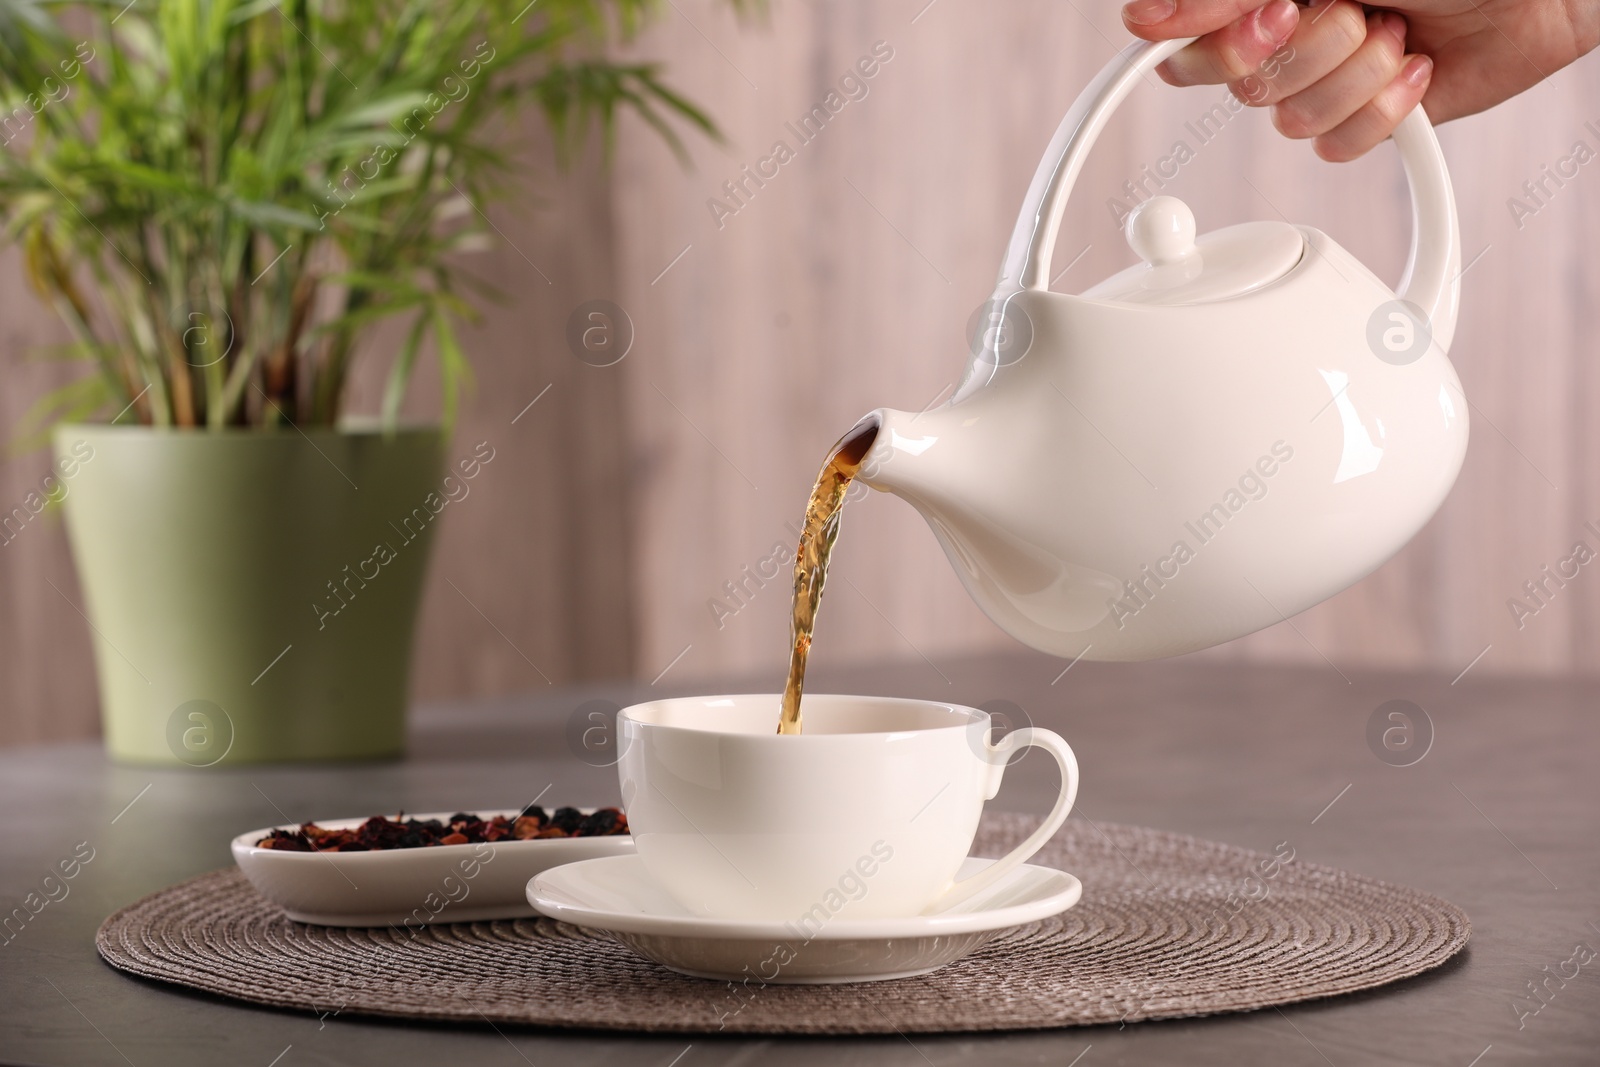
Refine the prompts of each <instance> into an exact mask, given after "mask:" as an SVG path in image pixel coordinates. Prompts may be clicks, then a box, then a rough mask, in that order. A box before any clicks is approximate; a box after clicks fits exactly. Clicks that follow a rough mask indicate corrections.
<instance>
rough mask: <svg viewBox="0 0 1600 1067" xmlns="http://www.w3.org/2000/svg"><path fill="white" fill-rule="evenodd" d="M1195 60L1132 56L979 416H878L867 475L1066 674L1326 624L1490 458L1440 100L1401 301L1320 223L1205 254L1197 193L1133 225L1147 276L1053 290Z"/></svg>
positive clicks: (1088, 105) (1137, 49)
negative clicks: (1102, 180) (1470, 347)
mask: <svg viewBox="0 0 1600 1067" xmlns="http://www.w3.org/2000/svg"><path fill="white" fill-rule="evenodd" d="M1183 43H1184V42H1181V41H1179V42H1168V43H1166V44H1163V45H1143V44H1140V45H1135V46H1133V47H1131V48H1130V49H1128V50H1127V51H1126V52H1124V53H1123V55H1122V56H1120V57H1119V58H1118V59H1117V60H1116V61H1114V62H1113V63H1112V64H1111V66H1109V67H1108V68H1107V69H1106V71H1105V72H1104V73H1103V74H1102V75H1101V76H1100V78H1098V79H1097V80H1096V82H1095V83H1094V84H1092V85H1091V86H1090V87H1089V88H1088V89H1087V90H1086V91H1085V93H1084V95H1083V96H1082V97H1081V98H1080V99H1079V101H1078V102H1077V104H1076V105H1074V108H1073V110H1072V112H1071V113H1070V114H1069V115H1068V116H1067V119H1066V120H1065V121H1064V122H1063V123H1062V126H1061V129H1060V130H1059V131H1058V132H1057V134H1056V139H1055V141H1054V142H1053V143H1052V145H1051V147H1050V150H1049V151H1048V152H1047V153H1046V156H1045V159H1044V161H1043V162H1042V163H1041V164H1040V168H1039V171H1038V173H1037V174H1036V175H1035V178H1034V183H1033V186H1032V187H1031V188H1030V190H1029V193H1028V197H1027V200H1026V201H1025V203H1024V206H1023V210H1022V212H1021V215H1020V216H1019V219H1018V222H1017V228H1016V230H1015V232H1014V234H1013V237H1012V244H1011V247H1010V249H1009V250H1008V252H1007V256H1006V260H1005V263H1004V266H1003V268H1002V271H1001V275H1000V282H999V285H998V286H997V288H996V290H995V295H994V297H993V299H992V300H991V301H990V302H989V304H988V305H987V307H986V315H987V319H986V320H985V323H986V325H985V326H984V327H983V329H982V330H981V332H980V334H979V336H978V338H977V339H976V340H975V341H974V346H973V353H972V359H971V361H970V363H969V365H968V368H967V372H966V376H965V378H964V379H963V381H962V383H961V385H960V387H959V388H958V390H957V391H956V393H955V396H954V397H953V399H952V400H951V401H950V402H948V403H946V404H945V405H943V406H942V407H938V408H935V409H932V410H929V411H925V412H921V413H916V414H913V413H907V412H898V411H890V410H886V409H884V410H879V411H877V412H874V413H873V415H872V416H871V417H875V418H877V419H879V420H880V421H881V423H882V429H881V431H880V433H879V436H878V440H877V443H876V444H875V446H874V448H873V451H872V452H871V454H869V456H868V458H867V462H866V464H865V466H864V468H863V471H862V474H861V479H862V480H863V481H864V482H865V483H866V484H868V485H871V486H873V487H874V488H877V489H882V490H885V491H888V492H891V493H894V494H896V495H899V496H901V497H903V498H904V499H905V500H907V501H909V502H910V503H911V504H912V505H913V506H914V507H916V508H917V510H918V511H920V512H921V513H922V515H923V516H924V517H925V518H926V519H927V521H928V523H929V525H930V526H931V527H932V529H933V531H934V533H935V535H936V536H937V537H938V539H939V542H940V544H941V545H942V546H943V547H944V549H945V552H946V554H947V555H948V556H949V558H950V560H951V562H952V564H953V565H954V566H955V569H956V571H957V573H958V574H959V575H960V577H961V580H962V582H963V583H964V584H965V586H966V588H967V590H968V592H970V593H971V595H972V596H973V598H974V599H975V600H976V601H977V602H978V604H979V605H981V606H982V607H983V609H984V610H985V611H986V612H987V613H988V614H989V615H990V617H991V618H993V619H994V620H995V622H997V623H998V624H999V625H1000V626H1001V627H1002V628H1004V629H1005V630H1006V631H1008V632H1009V633H1011V634H1012V635H1013V636H1015V637H1017V638H1018V639H1019V640H1021V641H1023V642H1025V643H1026V644H1029V645H1031V646H1033V647H1034V648H1038V649H1041V650H1044V651H1046V652H1051V653H1054V654H1056V655H1059V656H1064V657H1079V656H1084V657H1086V658H1089V659H1104V660H1137V659H1149V658H1154V657H1158V656H1168V655H1176V654H1179V653H1183V652H1189V651H1193V650H1195V649H1199V648H1205V647H1208V646H1210V645H1215V644H1219V643H1221V642H1223V641H1227V640H1231V639H1233V638H1236V637H1240V636H1243V635H1244V634H1247V633H1250V632H1252V631H1254V630H1257V629H1260V628H1262V627H1265V626H1270V625H1272V624H1273V623H1276V622H1279V621H1280V620H1282V619H1284V618H1286V617H1288V616H1290V615H1293V614H1295V613H1297V612H1300V611H1303V610H1305V609H1306V608H1308V607H1310V606H1311V605H1313V604H1316V603H1318V602H1319V601H1321V600H1324V599H1326V598H1327V597H1330V596H1332V595H1333V594H1335V593H1337V592H1339V591H1340V590H1342V589H1345V588H1346V587H1348V586H1349V585H1351V584H1352V583H1354V582H1356V581H1358V580H1359V579H1361V578H1362V577H1364V576H1366V575H1367V574H1369V573H1370V572H1371V571H1373V570H1374V569H1376V568H1377V567H1378V566H1380V565H1381V564H1382V563H1383V562H1384V561H1385V560H1387V559H1388V558H1389V557H1390V556H1391V555H1393V554H1394V553H1395V552H1396V551H1398V550H1399V549H1400V548H1401V546H1403V545H1404V544H1405V543H1406V542H1407V541H1408V540H1410V539H1411V537H1412V536H1414V535H1415V534H1416V532H1417V531H1418V530H1419V529H1420V528H1421V527H1422V526H1423V524H1425V523H1426V522H1427V521H1428V519H1429V518H1431V517H1432V515H1433V514H1434V512H1435V511H1436V510H1437V509H1438V507H1439V505H1440V504H1441V503H1442V501H1443V500H1444V498H1445V495H1446V494H1447V493H1448V492H1449V490H1450V487H1451V486H1452V485H1453V484H1454V482H1455V478H1456V474H1457V472H1458V471H1459V470H1460V467H1461V463H1462V461H1463V459H1464V458H1465V455H1466V445H1467V423H1468V419H1467V401H1466V398H1465V396H1464V395H1463V394H1462V391H1461V384H1460V382H1459V380H1458V379H1457V377H1456V373H1455V370H1454V368H1452V367H1451V365H1450V362H1449V359H1448V358H1447V357H1446V354H1445V351H1446V349H1447V347H1448V345H1449V342H1450V338H1451V336H1452V335H1453V333H1454V329H1455V321H1456V311H1457V307H1458V303H1459V288H1460V285H1459V275H1460V267H1459V264H1460V236H1459V231H1458V227H1457V223H1456V214H1455V203H1454V199H1453V195H1452V193H1451V190H1450V180H1449V175H1448V173H1447V171H1446V170H1445V166H1444V161H1443V156H1442V154H1441V153H1440V151H1439V146H1438V141H1437V139H1436V138H1435V137H1434V135H1433V130H1432V128H1431V127H1430V126H1429V125H1428V122H1427V119H1426V116H1425V115H1424V114H1423V112H1422V111H1421V109H1420V108H1419V109H1417V110H1416V111H1414V112H1413V113H1412V114H1411V115H1410V116H1408V117H1407V118H1406V119H1405V120H1404V122H1403V123H1402V124H1401V127H1400V129H1399V130H1397V131H1396V133H1395V138H1394V139H1395V143H1396V144H1397V146H1398V147H1399V149H1400V154H1401V157H1402V160H1403V161H1404V163H1405V166H1406V174H1407V178H1408V180H1409V181H1410V184H1411V189H1412V194H1413V201H1414V205H1415V212H1416V218H1415V229H1414V236H1413V246H1412V252H1411V258H1410V261H1409V263H1408V264H1407V269H1406V277H1405V279H1404V280H1403V281H1402V283H1401V285H1400V286H1399V290H1400V295H1399V296H1397V295H1396V292H1395V291H1394V290H1392V289H1390V288H1389V287H1388V286H1387V285H1386V284H1385V283H1384V282H1383V281H1381V280H1380V279H1379V278H1377V277H1376V276H1374V275H1373V273H1372V272H1371V271H1369V270H1368V269H1367V268H1366V267H1365V266H1364V265H1363V264H1362V263H1361V262H1359V261H1358V260H1356V259H1355V258H1354V257H1353V256H1351V255H1350V254H1349V253H1348V252H1346V251H1345V250H1344V249H1343V248H1341V247H1340V246H1339V245H1338V244H1337V243H1335V242H1334V241H1333V240H1332V239H1331V238H1330V237H1328V236H1327V235H1326V234H1324V233H1322V232H1320V231H1318V230H1315V229H1313V228H1311V227H1305V226H1300V227H1291V226H1289V225H1287V224H1285V223H1273V222H1260V223H1246V224H1244V225H1242V226H1234V227H1229V228H1227V229H1225V230H1221V231H1218V232H1216V233H1213V234H1204V235H1200V236H1198V237H1196V236H1194V234H1195V226H1194V223H1193V217H1192V215H1190V214H1189V212H1188V209H1187V207H1185V206H1184V205H1182V204H1181V203H1178V202H1177V201H1175V200H1173V199H1172V198H1170V197H1163V198H1156V199H1154V200H1152V201H1150V202H1148V203H1147V204H1146V205H1144V206H1143V207H1141V209H1140V210H1139V211H1136V212H1134V213H1133V216H1132V217H1130V219H1129V230H1130V240H1131V242H1132V244H1133V245H1134V247H1135V250H1136V251H1137V252H1138V253H1139V254H1140V256H1141V258H1143V259H1144V263H1143V264H1140V265H1136V266H1135V267H1132V268H1130V269H1129V270H1128V271H1124V272H1122V273H1121V274H1119V275H1117V276H1116V277H1114V278H1112V279H1109V280H1108V281H1107V282H1105V283H1103V284H1102V285H1101V286H1098V287H1095V288H1094V289H1091V290H1089V291H1088V292H1087V293H1085V294H1083V295H1081V296H1073V295H1068V294H1064V293H1052V292H1049V291H1048V288H1047V285H1048V282H1047V279H1048V278H1049V274H1050V256H1051V250H1052V248H1053V246H1054V243H1055V238H1056V231H1057V228H1058V226H1059V224H1060V220H1061V213H1062V210H1063V208H1064V205H1065V202H1066V197H1067V195H1068V194H1069V193H1070V191H1071V188H1072V183H1073V181H1074V180H1075V179H1076V176H1077V173H1078V170H1079V169H1080V168H1081V166H1082V164H1083V160H1084V157H1085V156H1086V154H1087V152H1088V150H1089V148H1090V146H1092V145H1093V143H1094V139H1095V137H1096V136H1097V135H1098V133H1099V132H1100V130H1101V128H1103V126H1104V124H1105V122H1106V121H1107V120H1108V119H1109V117H1110V114H1111V112H1112V111H1113V110H1114V109H1115V107H1116V106H1117V105H1118V104H1119V103H1120V102H1121V100H1122V99H1123V98H1124V97H1125V96H1126V95H1127V94H1128V92H1129V91H1131V89H1132V88H1133V86H1134V85H1135V84H1138V83H1139V82H1140V80H1141V79H1140V75H1141V74H1143V73H1145V72H1147V71H1148V70H1149V69H1150V68H1152V67H1153V66H1154V65H1155V64H1156V63H1157V62H1159V61H1160V60H1161V59H1162V58H1165V56H1167V55H1169V54H1171V52H1172V51H1174V50H1175V49H1176V48H1177V47H1179V46H1181V44H1183ZM1158 201H1159V202H1158ZM1067 243H1069V244H1070V243H1072V242H1071V241H1069V242H1067Z"/></svg>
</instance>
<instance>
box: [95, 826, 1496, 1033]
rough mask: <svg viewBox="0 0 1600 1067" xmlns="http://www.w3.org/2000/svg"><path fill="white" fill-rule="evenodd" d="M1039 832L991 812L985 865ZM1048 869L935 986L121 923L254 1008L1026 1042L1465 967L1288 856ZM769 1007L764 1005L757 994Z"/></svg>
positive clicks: (212, 926)
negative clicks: (1065, 882)
mask: <svg viewBox="0 0 1600 1067" xmlns="http://www.w3.org/2000/svg"><path fill="white" fill-rule="evenodd" d="M1033 825H1035V821H1034V820H1033V819H1031V818H1028V817H1025V816H1018V815H996V816H992V817H987V818H985V820H984V824H983V827H982V829H981V830H980V833H979V838H978V845H977V848H976V854H978V855H999V854H1002V853H1003V852H1005V851H1006V850H1007V849H1009V848H1011V847H1012V846H1013V845H1014V844H1016V843H1017V842H1018V841H1020V840H1021V839H1022V837H1023V836H1024V835H1025V834H1026V832H1027V831H1028V830H1029V829H1031V828H1032V827H1033ZM1034 862H1036V863H1045V864H1049V865H1051V866H1055V867H1059V868H1062V869H1064V870H1069V871H1072V872H1073V873H1074V874H1076V875H1077V876H1078V877H1079V878H1080V879H1082V881H1083V884H1084V891H1083V899H1082V901H1081V902H1080V903H1079V904H1078V905H1077V906H1076V907H1075V908H1073V909H1072V910H1070V911H1068V912H1065V913H1064V914H1062V915H1059V916H1057V917H1055V918H1052V919H1047V920H1044V921H1042V922H1037V923H1031V924H1029V925H1026V926H1020V927H1016V928H1014V929H1012V930H1010V931H1008V932H1006V933H1004V934H1002V935H1000V936H999V937H998V938H997V939H996V940H994V941H992V942H990V943H989V944H988V945H986V946H985V947H983V948H982V949H979V950H978V951H977V952H975V953H973V954H972V955H970V956H967V957H966V958H964V959H962V960H959V961H957V962H956V963H953V964H951V965H949V966H948V967H945V968H943V969H941V970H938V971H935V972H933V973H932V974H927V975H922V976H920V977H915V978H902V979H898V980H895V981H887V982H873V983H864V984H857V985H832V986H827V985H823V986H782V985H772V986H766V987H759V988H758V987H755V986H754V985H752V986H750V987H748V989H745V990H738V991H736V990H735V989H734V987H732V986H730V985H729V984H728V983H725V982H715V981H707V980H703V979H697V978H688V977H684V976H682V975H679V974H676V973H674V972H672V971H669V970H667V969H666V968H664V967H661V966H658V965H656V964H654V963H650V962H648V961H646V960H643V959H641V958H640V957H638V956H635V955H634V954H633V953H632V952H630V951H629V950H628V949H626V948H623V947H622V946H621V945H619V944H617V943H615V942H613V941H611V940H610V939H609V938H606V937H604V936H599V935H594V934H589V933H586V932H584V931H582V930H579V929H577V928H576V927H572V926H568V925H566V924H565V923H557V922H553V921H551V920H547V919H522V920H515V921H505V922H479V923H451V924H441V925H436V926H433V927H430V928H428V929H427V930H426V931H424V932H423V933H422V934H421V935H419V936H417V937H415V938H414V939H410V940H407V939H406V938H405V937H403V936H402V935H400V934H398V933H396V932H395V931H393V930H391V929H388V928H382V929H338V928H330V927H317V926H305V925H302V924H300V923H296V922H293V921H291V920H289V919H288V918H286V917H284V915H283V914H282V912H280V911H279V910H278V909H277V908H276V907H274V906H273V905H272V904H271V903H269V902H268V901H266V900H265V899H263V898H262V897H261V896H259V895H258V894H257V893H256V892H255V890H254V889H252V888H251V887H250V885H249V884H248V883H247V882H246V881H245V880H244V878H243V876H242V875H240V874H239V873H238V871H236V870H233V869H229V870H222V871H214V872H212V873H210V874H205V875H201V876H199V877H198V878H192V879H190V880H189V881H186V882H182V883H179V884H178V885H175V886H171V887H169V888H167V889H164V890H162V891H161V892H159V893H155V894H153V895H152V896H149V897H146V898H145V899H144V900H141V901H139V902H138V903H136V904H133V905H130V906H129V907H126V908H123V909H122V910H121V911H119V912H117V913H116V914H115V915H112V916H111V917H110V918H109V919H107V920H106V921H105V923H104V924H103V925H102V926H101V927H100V931H99V934H98V935H97V937H96V944H97V945H98V947H99V949H100V954H101V955H102V956H104V957H105V959H106V960H107V961H108V962H109V963H110V964H111V965H112V966H114V967H117V968H120V969H122V970H125V971H131V972H132V973H134V974H138V975H143V976H145V977H147V978H155V979H160V980H162V981H167V982H174V983H177V984H179V985H183V986H188V987H191V988H194V989H201V990H205V991H207V992H210V993H218V994H221V995H223V996H228V997H235V998H237V999H240V1000H247V1001H252V1002H255V1003H258V1004H269V1005H274V1006H278V1007H285V1008H300V1009H306V1010H310V1011H315V1012H318V1013H331V1012H338V1013H339V1014H340V1015H354V1014H361V1015H378V1016H395V1017H401V1018H407V1019H439V1020H460V1021H471V1022H482V1021H483V1020H485V1019H487V1020H490V1021H492V1022H495V1023H497V1024H498V1023H526V1024H536V1025H541V1026H556V1027H578V1028H595V1029H607V1030H638V1031H662V1032H664V1031H676V1032H690V1033H693V1032H715V1031H719V1030H721V1031H723V1032H728V1033H741V1032H742V1033H805V1034H841V1033H852V1034H864V1033H893V1032H901V1033H916V1032H924V1033H927V1032H935V1031H975V1030H1022V1029H1036V1028H1041V1027H1056V1026H1074V1025H1082V1024H1091V1023H1115V1022H1123V1021H1130V1022H1131V1021H1136V1020H1140V1019H1161V1018H1173V1017H1178V1016H1187V1015H1206V1014H1211V1013H1214V1012H1226V1011H1247V1010H1250V1009H1254V1008H1264V1007H1269V1006H1272V1005H1277V1004H1288V1003H1291V1002H1293V1001H1298V1000H1307V999H1310V998H1313V997H1324V996H1331V995H1333V994H1337V993H1349V992H1353V991H1355V990H1360V989H1370V988H1372V987H1374V986H1380V985H1384V984H1385V983H1388V982H1393V981H1396V980H1398V979H1401V978H1407V977H1410V976H1412V975H1415V974H1419V973H1420V972H1422V971H1426V970H1428V969H1429V968H1431V967H1437V966H1438V965H1439V964H1441V963H1443V962H1444V961H1445V960H1447V959H1449V958H1450V956H1452V955H1453V954H1454V953H1455V952H1457V951H1458V950H1459V949H1460V948H1461V947H1462V946H1463V945H1465V944H1466V942H1467V935H1468V924H1467V917H1466V915H1465V914H1464V913H1463V912H1462V911H1461V909H1460V908H1457V907H1455V906H1454V905H1453V904H1450V903H1448V902H1446V901H1443V900H1440V899H1439V898H1437V897H1434V896H1429V895H1428V894H1426V893H1420V892H1417V891H1416V890H1412V889H1407V888H1405V887H1403V886H1395V885H1388V884H1386V883H1384V882H1379V881H1375V880H1373V879H1369V878H1362V877H1359V876H1357V875H1353V874H1348V873H1346V872H1344V871H1339V870H1334V869H1332V868H1329V867H1321V866H1317V865H1314V864H1310V863H1306V862H1304V861H1303V860H1299V859H1295V858H1292V849H1291V848H1290V847H1289V846H1287V845H1285V846H1280V847H1279V848H1278V849H1277V850H1276V853H1275V854H1274V855H1271V856H1269V855H1266V854H1263V853H1258V852H1251V851H1248V850H1246V849H1241V848H1235V847H1233V846H1230V845H1221V844H1216V843H1215V842H1209V841H1199V840H1196V839H1194V838H1191V837H1183V836H1179V835H1176V834H1169V833H1163V832H1161V831H1157V830H1147V829H1141V828H1138V827H1131V826H1117V825H1113V824H1110V823H1099V824H1091V823H1086V822H1081V821H1079V820H1078V819H1076V818H1075V819H1072V820H1070V821H1069V822H1068V823H1067V825H1066V826H1065V827H1063V829H1062V830H1061V832H1060V833H1058V834H1057V835H1056V837H1055V839H1054V840H1053V841H1051V842H1050V844H1048V845H1046V846H1045V848H1044V850H1043V851H1042V852H1040V853H1039V856H1038V858H1037V859H1036V860H1035V861H1034ZM752 991H753V992H752Z"/></svg>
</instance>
